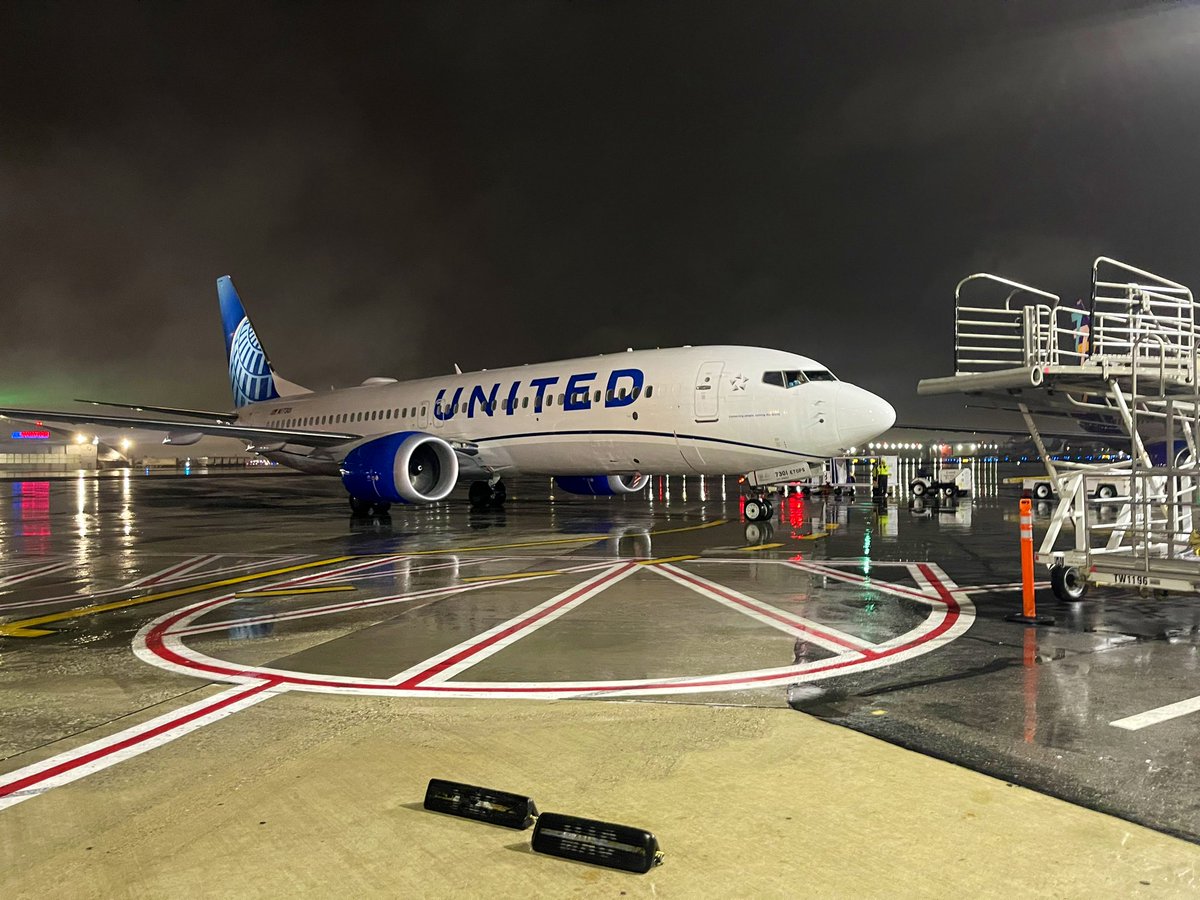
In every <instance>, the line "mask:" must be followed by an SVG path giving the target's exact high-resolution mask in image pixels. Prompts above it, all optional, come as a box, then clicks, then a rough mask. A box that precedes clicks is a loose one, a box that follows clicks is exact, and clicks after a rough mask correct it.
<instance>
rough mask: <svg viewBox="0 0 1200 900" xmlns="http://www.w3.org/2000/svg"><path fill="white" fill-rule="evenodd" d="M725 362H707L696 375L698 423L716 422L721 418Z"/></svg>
mask: <svg viewBox="0 0 1200 900" xmlns="http://www.w3.org/2000/svg"><path fill="white" fill-rule="evenodd" d="M724 368H725V363H723V362H706V363H704V364H703V365H702V366H700V371H698V372H697V373H696V390H695V395H696V421H697V422H715V421H717V419H719V418H720V415H721V410H720V402H721V401H720V394H721V371H722V370H723V369H724Z"/></svg>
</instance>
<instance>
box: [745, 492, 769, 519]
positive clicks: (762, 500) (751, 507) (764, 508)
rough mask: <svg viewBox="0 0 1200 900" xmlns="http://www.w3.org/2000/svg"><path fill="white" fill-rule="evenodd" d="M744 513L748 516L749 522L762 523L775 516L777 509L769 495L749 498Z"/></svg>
mask: <svg viewBox="0 0 1200 900" xmlns="http://www.w3.org/2000/svg"><path fill="white" fill-rule="evenodd" d="M742 511H743V512H744V513H745V514H746V521H747V522H762V521H764V520H766V519H769V518H771V516H773V515H775V507H774V506H772V505H771V498H770V497H769V496H768V495H767V494H762V495H760V496H758V497H747V498H746V503H745V505H744V506H743V507H742Z"/></svg>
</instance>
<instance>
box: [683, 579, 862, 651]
mask: <svg viewBox="0 0 1200 900" xmlns="http://www.w3.org/2000/svg"><path fill="white" fill-rule="evenodd" d="M671 574H673V575H674V576H676V577H677V578H679V579H680V580H681V581H686V582H688V583H689V584H694V585H696V586H697V587H701V588H704V589H705V590H707V591H711V592H712V593H714V594H720V595H721V596H722V597H724V598H725V599H726V600H728V601H729V602H730V603H736V604H737V605H738V606H740V607H742V608H743V609H751V610H754V611H755V612H756V613H759V614H760V615H763V616H766V617H767V618H769V619H774V620H775V621H776V622H780V623H782V624H784V625H787V626H788V627H789V628H795V629H797V630H799V631H803V632H804V633H806V634H811V635H812V636H813V637H817V638H821V639H822V640H826V641H829V642H830V643H831V644H837V645H838V646H839V647H842V648H844V649H846V650H851V651H853V652H855V653H860V654H862V655H863V656H865V657H867V658H869V659H873V658H875V657H877V656H878V655H879V654H878V653H876V652H875V651H873V650H869V649H867V648H865V647H862V646H860V645H858V644H852V643H851V642H850V641H847V640H845V639H843V638H841V637H838V636H837V635H835V634H829V633H828V632H825V631H822V630H821V629H819V628H813V627H812V626H811V625H809V624H808V623H806V622H798V621H796V620H795V619H792V618H789V617H788V616H785V615H783V614H782V613H779V612H776V611H775V610H772V609H768V608H766V607H762V606H756V605H755V604H753V603H747V602H746V601H745V600H743V599H742V598H741V597H738V596H736V595H734V594H730V593H728V592H727V591H723V590H721V589H720V588H718V587H716V586H715V585H711V584H708V583H706V582H704V581H700V580H698V579H696V578H693V577H692V576H691V575H689V574H688V573H687V572H685V571H684V570H683V569H677V568H676V567H675V566H671Z"/></svg>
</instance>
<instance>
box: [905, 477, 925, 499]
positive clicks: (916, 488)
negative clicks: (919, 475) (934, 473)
mask: <svg viewBox="0 0 1200 900" xmlns="http://www.w3.org/2000/svg"><path fill="white" fill-rule="evenodd" d="M908 489H909V490H910V491H912V495H913V496H914V497H924V496H925V491H926V490H928V488H926V487H925V482H923V481H914V482H913V483H912V484H910V485H909V486H908Z"/></svg>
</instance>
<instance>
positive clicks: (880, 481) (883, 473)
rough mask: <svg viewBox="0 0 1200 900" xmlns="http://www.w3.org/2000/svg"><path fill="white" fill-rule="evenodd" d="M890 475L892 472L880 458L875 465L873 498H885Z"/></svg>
mask: <svg viewBox="0 0 1200 900" xmlns="http://www.w3.org/2000/svg"><path fill="white" fill-rule="evenodd" d="M891 474H892V472H891V470H890V469H889V468H888V464H887V460H886V459H884V458H883V457H882V456H881V457H880V458H879V461H878V462H877V463H876V464H875V496H876V497H886V496H887V488H888V476H889V475H891Z"/></svg>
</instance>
